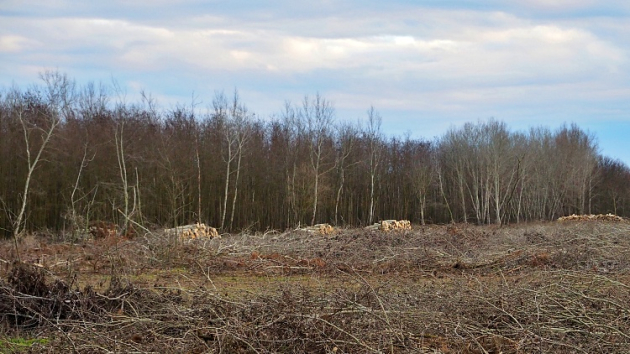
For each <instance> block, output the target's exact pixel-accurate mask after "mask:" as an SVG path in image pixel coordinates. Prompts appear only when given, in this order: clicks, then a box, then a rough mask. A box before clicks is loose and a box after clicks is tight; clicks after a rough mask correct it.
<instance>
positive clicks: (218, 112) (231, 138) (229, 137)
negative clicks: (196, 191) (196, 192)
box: [212, 90, 251, 229]
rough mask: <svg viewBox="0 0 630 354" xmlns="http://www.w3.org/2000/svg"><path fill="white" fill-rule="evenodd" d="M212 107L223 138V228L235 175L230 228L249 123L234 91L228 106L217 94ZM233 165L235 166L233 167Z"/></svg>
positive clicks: (221, 94) (223, 98) (248, 134)
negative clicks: (231, 184) (233, 175)
mask: <svg viewBox="0 0 630 354" xmlns="http://www.w3.org/2000/svg"><path fill="white" fill-rule="evenodd" d="M212 104H213V107H214V115H215V118H216V119H218V120H219V121H220V124H221V126H222V129H223V137H224V139H225V140H224V142H225V150H224V151H225V153H224V155H223V161H224V162H225V166H226V171H225V185H224V187H225V188H224V195H223V208H222V212H221V226H220V228H221V229H223V228H225V226H226V224H225V221H226V216H227V208H228V204H227V203H228V199H229V192H230V181H231V179H232V177H231V176H232V174H233V173H235V174H236V176H235V177H234V187H233V190H234V191H233V194H232V205H231V213H230V221H229V227H230V228H231V227H232V226H233V223H234V213H235V209H236V200H237V197H238V183H239V178H240V173H241V162H242V158H243V153H244V149H245V145H246V143H247V141H248V140H249V138H250V134H251V131H250V122H249V114H248V112H247V108H246V107H245V106H244V105H243V104H242V103H241V101H240V98H239V95H238V91H236V90H235V91H234V97H233V99H232V102H231V103H229V104H228V101H227V98H226V97H225V95H224V94H223V93H222V92H221V93H217V94H216V95H215V98H214V100H213V102H212ZM233 163H235V164H236V166H235V167H233V166H232V165H233Z"/></svg>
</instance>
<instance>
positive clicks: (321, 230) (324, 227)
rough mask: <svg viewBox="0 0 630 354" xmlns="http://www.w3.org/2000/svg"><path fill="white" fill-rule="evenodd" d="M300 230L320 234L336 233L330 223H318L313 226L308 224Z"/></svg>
mask: <svg viewBox="0 0 630 354" xmlns="http://www.w3.org/2000/svg"><path fill="white" fill-rule="evenodd" d="M300 230H302V231H306V232H310V233H318V234H320V235H332V234H334V233H335V228H334V227H332V226H330V225H329V224H316V225H313V226H307V227H305V228H302V229H300Z"/></svg>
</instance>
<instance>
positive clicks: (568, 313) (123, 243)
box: [0, 221, 630, 353]
mask: <svg viewBox="0 0 630 354" xmlns="http://www.w3.org/2000/svg"><path fill="white" fill-rule="evenodd" d="M629 236H630V225H628V224H627V223H609V222H600V221H597V222H588V223H579V222H578V223H570V224H566V223H546V224H530V225H519V226H509V227H502V228H498V227H494V226H485V227H479V226H471V225H449V226H426V227H417V228H416V229H414V230H411V231H403V232H394V233H392V232H390V233H386V232H381V231H366V230H340V231H339V232H337V233H336V234H335V235H334V236H328V235H318V234H312V233H308V232H300V231H293V232H286V233H267V234H256V235H250V234H240V235H228V236H224V237H223V238H222V239H215V240H197V241H196V242H192V243H186V244H184V243H181V242H180V241H179V240H177V238H176V237H171V236H169V235H166V234H157V233H156V234H147V235H140V236H138V237H136V238H135V239H133V240H121V239H115V238H104V239H99V240H96V241H86V242H84V243H81V244H68V243H58V242H50V241H48V242H47V241H46V239H45V238H42V237H39V238H37V237H36V238H31V239H30V241H29V244H28V249H27V248H26V246H27V245H23V247H25V248H24V249H23V250H22V251H21V253H22V254H24V255H26V256H25V257H24V258H25V259H26V260H27V262H31V263H38V264H39V266H36V265H31V264H22V263H11V262H8V259H10V257H11V255H10V244H9V243H7V244H3V245H0V258H2V259H3V260H4V267H3V270H2V272H0V273H1V274H0V275H1V276H2V279H3V280H2V281H1V282H0V297H1V299H0V304H2V305H0V310H1V311H0V313H1V314H2V317H1V319H2V328H3V329H2V331H3V333H2V335H3V336H5V337H20V338H48V341H45V342H40V343H38V344H36V346H33V347H31V348H30V349H29V351H30V352H60V351H68V352H72V351H74V352H79V353H99V352H103V353H105V352H112V351H114V352H160V353H163V352H172V353H182V352H188V353H205V352H217V353H220V352H224V353H227V352H229V353H239V352H242V353H275V352H314V353H327V352H328V353H333V352H334V353H403V352H405V353H408V352H411V353H538V352H540V353H549V352H554V353H625V352H627V348H628V347H629V346H630V335H629V334H628V333H630V261H629V260H628V257H627V256H626V255H627V252H628V250H629V247H630V237H629Z"/></svg>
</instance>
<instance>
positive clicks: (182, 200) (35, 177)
mask: <svg viewBox="0 0 630 354" xmlns="http://www.w3.org/2000/svg"><path fill="white" fill-rule="evenodd" d="M41 78H42V81H41V82H40V83H39V84H37V85H33V86H31V87H29V88H27V89H22V88H18V87H15V86H14V87H11V88H8V89H5V90H4V91H2V92H0V231H2V232H3V233H4V234H6V235H9V234H11V233H12V232H13V231H14V230H16V228H17V229H25V230H43V229H47V230H51V231H54V232H56V231H61V230H66V231H67V230H76V229H80V228H85V227H86V225H87V224H88V223H90V222H91V221H96V220H102V221H111V222H114V223H117V224H118V225H120V226H121V228H125V227H126V226H127V225H128V223H129V222H132V223H133V224H134V225H145V226H147V227H156V226H159V227H167V226H168V227H171V226H177V225H182V224H188V223H192V222H198V221H199V222H204V223H207V224H209V225H212V226H215V227H218V228H221V229H222V230H225V231H237V230H243V229H251V230H266V229H285V228H289V227H296V226H298V225H308V224H315V223H330V224H333V225H339V226H342V225H343V226H346V225H347V226H361V225H366V224H371V223H373V222H376V221H379V220H382V219H409V220H411V221H412V222H413V223H449V222H470V223H478V224H489V223H497V224H506V223H516V222H525V221H536V220H552V219H555V218H557V217H559V216H563V215H567V214H572V213H577V214H583V213H585V214H591V213H593V214H597V213H614V214H617V215H622V216H624V215H627V213H628V212H629V211H630V209H629V207H630V205H629V204H630V199H629V197H630V190H629V187H630V170H629V168H628V166H626V165H625V164H623V163H622V162H619V161H617V160H614V159H611V158H609V157H606V156H601V155H600V154H599V152H598V149H597V142H596V139H595V137H594V136H593V135H592V134H590V133H589V132H585V131H583V130H581V129H580V128H579V127H578V126H576V125H565V126H562V127H560V128H559V129H557V130H550V129H549V128H546V127H533V128H531V129H530V130H529V131H511V130H510V129H509V128H508V127H507V125H506V124H505V123H503V122H501V121H497V120H487V121H480V122H477V123H468V124H465V125H464V126H461V127H453V128H451V129H450V130H448V131H447V132H445V134H444V135H443V136H441V137H439V138H436V139H434V140H418V139H412V138H409V137H388V136H386V135H385V134H384V133H383V132H382V131H381V128H380V124H381V117H380V115H379V113H378V111H377V110H375V109H374V108H369V109H368V110H367V113H366V116H365V119H364V120H363V121H362V122H361V123H357V124H349V123H347V122H346V121H345V120H341V119H338V118H337V117H336V116H335V110H334V107H333V104H332V103H331V102H330V101H329V100H327V99H325V98H324V97H322V96H320V95H316V96H314V97H305V98H304V99H303V101H302V102H299V103H289V102H288V103H286V104H285V105H284V107H279V108H278V113H277V114H275V115H274V116H273V117H265V118H264V119H261V118H260V117H257V116H256V115H255V114H254V113H253V112H251V111H249V110H248V109H247V108H246V106H245V104H244V102H242V101H241V99H240V97H239V96H238V93H236V92H235V93H234V94H229V95H226V94H224V93H217V94H215V96H214V97H213V98H212V99H211V100H212V103H211V104H210V105H208V107H203V108H202V107H199V105H196V104H195V103H194V102H193V103H190V104H186V105H183V104H182V105H179V106H176V107H174V108H171V109H160V108H158V106H157V103H156V102H155V101H154V100H153V99H152V98H151V97H150V96H149V95H146V94H143V95H142V99H140V100H139V101H138V102H127V100H126V98H125V95H124V94H123V93H122V92H121V90H120V89H118V88H117V86H116V85H111V86H105V85H97V84H94V83H89V84H87V85H84V86H79V85H77V84H76V83H75V82H74V81H73V80H71V79H70V78H68V77H67V76H66V75H65V74H62V73H59V72H45V73H43V74H42V75H41ZM200 112H202V113H200Z"/></svg>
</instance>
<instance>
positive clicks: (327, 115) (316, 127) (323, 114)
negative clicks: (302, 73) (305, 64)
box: [301, 94, 335, 225]
mask: <svg viewBox="0 0 630 354" xmlns="http://www.w3.org/2000/svg"><path fill="white" fill-rule="evenodd" d="M334 112H335V110H334V108H333V106H332V104H331V103H330V102H329V101H327V100H326V99H324V98H323V97H321V96H320V95H319V94H317V95H316V96H315V98H314V99H313V100H312V101H311V100H309V98H308V97H305V98H304V101H303V104H302V111H301V114H302V115H303V117H304V118H305V119H306V123H307V129H308V137H309V142H310V144H309V156H310V161H311V168H312V169H313V178H314V186H313V208H312V210H313V213H312V215H311V225H313V224H315V219H316V217H317V205H318V203H319V184H320V180H321V178H322V176H324V175H325V174H326V173H328V172H330V171H332V170H333V169H334V168H335V167H334V165H333V166H332V167H330V166H325V160H324V158H325V154H326V147H325V144H326V142H327V140H328V139H329V138H330V129H331V127H332V124H333V120H334Z"/></svg>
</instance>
